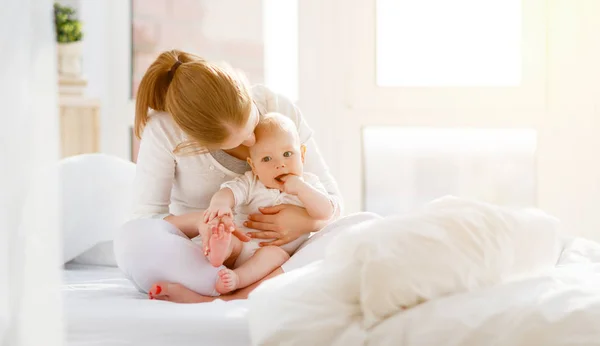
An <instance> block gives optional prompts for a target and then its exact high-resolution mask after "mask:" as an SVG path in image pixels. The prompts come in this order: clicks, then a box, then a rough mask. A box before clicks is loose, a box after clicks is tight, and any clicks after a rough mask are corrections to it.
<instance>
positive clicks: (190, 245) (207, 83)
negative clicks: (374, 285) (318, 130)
mask: <svg viewBox="0 0 600 346" xmlns="http://www.w3.org/2000/svg"><path fill="white" fill-rule="evenodd" d="M136 102H137V104H136V117H135V131H136V135H137V136H138V137H141V144H140V150H139V154H138V161H137V173H136V178H135V186H134V211H133V213H134V217H133V220H131V221H130V222H128V223H127V224H125V225H124V226H123V227H122V229H121V230H120V231H119V234H118V236H117V237H116V239H115V255H116V259H117V262H118V264H119V267H120V268H121V270H123V272H124V273H125V274H126V275H127V276H128V277H129V279H130V280H131V281H132V282H133V283H134V284H135V285H136V286H137V288H138V289H140V290H141V291H144V292H148V293H149V296H150V298H152V299H161V300H169V301H174V302H187V303H191V302H207V301H211V300H213V299H215V297H216V296H218V293H217V292H216V291H215V282H216V280H217V276H218V275H217V273H218V272H219V271H220V270H221V269H223V267H214V266H212V265H211V264H210V263H209V261H208V260H207V258H206V256H205V251H204V249H203V247H202V246H201V245H200V244H199V242H197V241H195V240H196V239H193V238H196V237H197V236H198V235H204V236H208V235H209V234H211V233H212V232H213V231H215V228H216V227H218V228H219V230H221V231H222V230H223V229H233V228H232V227H235V230H234V231H233V235H234V236H236V237H237V238H239V239H240V240H241V241H248V240H250V239H264V240H265V242H266V241H268V242H269V245H276V246H281V245H285V244H289V243H291V242H293V241H295V240H297V239H298V238H300V237H303V236H306V235H308V234H310V233H311V232H318V231H319V230H321V229H322V228H323V227H324V226H325V225H327V223H329V222H331V221H332V220H334V219H336V218H338V216H339V215H340V212H341V208H342V200H341V197H340V193H339V191H338V188H337V185H336V182H335V180H334V178H333V177H332V176H331V175H330V174H329V172H328V168H327V166H326V164H325V162H324V161H323V159H322V157H321V155H320V153H319V151H318V149H317V145H316V143H315V141H314V139H312V138H311V135H312V130H311V129H310V127H309V126H308V125H307V124H306V122H305V120H304V118H303V117H302V114H301V113H300V110H299V109H298V108H297V107H296V106H295V105H294V104H293V103H292V102H290V101H289V100H288V99H286V98H284V97H283V96H281V95H277V94H275V93H273V92H272V91H270V90H269V89H267V88H265V87H263V86H255V87H249V86H248V84H247V82H246V80H245V79H244V78H243V76H241V75H239V74H237V73H236V72H234V71H233V70H230V69H228V68H225V67H220V66H218V65H216V64H213V63H210V62H207V61H206V60H204V59H202V58H199V57H197V56H194V55H192V54H188V53H184V52H180V51H176V50H173V51H167V52H164V53H162V54H161V55H160V56H159V57H158V58H157V59H156V61H155V62H154V63H153V64H152V65H151V66H150V67H149V68H148V70H147V72H146V74H145V75H144V77H143V79H142V81H141V83H140V87H139V91H138V94H137V99H136ZM268 112H277V113H281V114H283V115H285V116H286V117H289V119H290V120H292V122H293V123H294V124H295V125H296V128H297V131H298V134H299V138H300V142H301V143H302V144H303V145H305V146H306V153H305V162H304V170H305V171H306V172H310V173H312V174H314V175H316V176H318V178H319V180H320V182H321V184H322V185H323V186H324V188H325V190H326V191H327V194H328V197H329V198H330V201H331V203H332V205H333V208H334V213H333V216H332V217H331V218H330V219H329V220H316V219H313V218H312V217H311V216H310V215H309V213H308V212H307V210H306V209H305V208H303V207H299V206H297V205H292V204H280V205H275V206H267V207H265V208H262V209H260V212H259V213H256V214H251V215H249V217H248V220H247V221H246V222H245V223H244V225H243V226H245V229H246V230H247V229H251V230H252V231H251V232H248V233H245V232H242V231H241V230H239V229H238V228H240V227H239V226H241V225H237V226H235V225H234V223H233V221H232V218H231V217H228V216H225V217H222V218H221V219H219V221H218V222H217V223H216V224H214V223H211V224H210V225H209V224H207V223H206V222H205V219H204V217H203V214H204V210H205V209H207V208H208V207H209V204H210V201H211V197H212V196H213V195H214V194H215V193H216V192H217V191H218V190H219V187H220V186H221V184H223V183H225V182H227V181H230V180H232V179H235V178H236V177H240V176H242V175H243V174H244V173H245V172H247V171H249V170H250V167H249V165H248V163H247V161H246V159H247V157H248V156H249V147H252V146H253V145H254V143H255V141H256V138H255V134H254V130H255V128H256V126H257V124H258V122H259V120H260V118H261V116H264V115H265V114H266V113H268ZM324 232H327V231H323V232H319V233H317V234H315V235H314V236H313V237H311V238H309V240H307V241H306V242H305V243H304V244H303V246H301V247H300V249H299V250H298V251H297V252H296V253H295V254H294V255H293V256H292V257H291V259H290V260H289V261H287V262H286V263H285V264H284V265H282V266H281V267H279V268H278V269H276V270H275V271H273V272H271V273H270V274H269V275H267V276H266V277H265V278H264V279H263V280H266V279H268V278H271V277H273V276H276V275H279V274H281V273H283V272H284V271H289V270H291V269H295V268H297V267H300V266H302V265H305V264H307V263H310V262H312V261H315V260H318V259H321V258H322V256H323V248H324V247H325V244H326V243H327V242H328V241H329V240H328V239H330V238H331V237H327V236H326V234H325V233H324ZM259 283H260V281H259V282H257V283H256V284H254V285H251V286H249V287H246V288H243V289H240V290H238V291H234V292H232V293H230V294H228V295H225V296H222V297H221V299H225V300H229V299H242V298H246V297H247V296H248V293H249V292H251V291H252V289H254V288H255V287H256V286H257V285H258V284H259Z"/></svg>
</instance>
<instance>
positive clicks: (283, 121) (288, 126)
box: [254, 112, 300, 143]
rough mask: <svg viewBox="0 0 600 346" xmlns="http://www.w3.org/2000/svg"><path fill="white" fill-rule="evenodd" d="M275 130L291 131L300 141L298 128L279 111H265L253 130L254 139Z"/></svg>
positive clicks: (258, 138)
mask: <svg viewBox="0 0 600 346" xmlns="http://www.w3.org/2000/svg"><path fill="white" fill-rule="evenodd" d="M277 132H285V133H291V134H292V135H293V136H294V137H295V138H296V139H297V140H298V143H299V142H300V139H299V138H300V137H299V135H298V128H297V127H296V124H294V122H293V121H292V119H290V118H288V117H286V116H285V115H283V114H280V113H275V112H271V113H267V114H265V115H263V116H262V117H261V119H260V121H259V122H258V125H257V126H256V129H255V130H254V134H255V135H256V140H257V141H259V140H260V139H261V138H262V137H263V136H268V135H272V134H273V133H277Z"/></svg>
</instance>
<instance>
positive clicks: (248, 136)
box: [221, 103, 260, 150]
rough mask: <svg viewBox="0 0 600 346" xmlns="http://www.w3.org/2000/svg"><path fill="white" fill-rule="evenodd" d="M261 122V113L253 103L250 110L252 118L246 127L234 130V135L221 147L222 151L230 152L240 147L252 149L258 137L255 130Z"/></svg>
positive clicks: (249, 118) (249, 117)
mask: <svg viewBox="0 0 600 346" xmlns="http://www.w3.org/2000/svg"><path fill="white" fill-rule="evenodd" d="M259 120H260V112H259V111H258V108H257V107H256V105H255V104H254V103H252V109H251V110H250V116H248V121H247V122H246V125H245V126H244V127H242V128H237V129H235V128H232V133H231V135H230V136H229V138H227V140H226V141H225V142H224V143H223V144H222V145H221V149H222V150H229V149H233V148H237V147H239V146H240V145H245V146H247V147H251V146H253V145H254V143H256V137H255V136H254V129H255V128H256V125H258V121H259Z"/></svg>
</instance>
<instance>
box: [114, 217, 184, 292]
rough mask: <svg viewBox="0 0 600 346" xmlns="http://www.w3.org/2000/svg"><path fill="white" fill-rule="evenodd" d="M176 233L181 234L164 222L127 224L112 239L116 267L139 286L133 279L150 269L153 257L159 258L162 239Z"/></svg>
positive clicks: (151, 220)
mask: <svg viewBox="0 0 600 346" xmlns="http://www.w3.org/2000/svg"><path fill="white" fill-rule="evenodd" d="M176 232H179V233H181V232H180V231H179V230H178V229H177V228H176V227H175V226H173V225H172V224H170V223H168V222H166V221H164V220H156V219H139V220H133V221H129V222H127V223H126V224H124V225H123V226H121V228H120V229H119V231H118V232H117V234H116V236H115V239H114V251H115V259H116V261H117V265H118V266H119V268H120V269H121V270H122V271H123V272H124V273H125V274H126V275H127V276H128V277H129V278H130V279H132V280H133V281H134V283H136V284H137V285H138V286H139V283H138V282H137V281H136V280H135V277H136V276H140V275H144V273H145V272H147V270H149V269H150V268H149V267H151V264H152V262H154V261H153V257H156V256H157V255H158V256H159V255H160V252H161V249H162V250H164V243H163V241H164V237H165V236H168V234H169V233H171V234H172V233H176ZM171 236H172V235H171ZM142 289H144V290H146V289H147V288H144V287H142Z"/></svg>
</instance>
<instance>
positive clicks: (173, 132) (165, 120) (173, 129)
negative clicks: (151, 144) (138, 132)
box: [142, 111, 184, 147]
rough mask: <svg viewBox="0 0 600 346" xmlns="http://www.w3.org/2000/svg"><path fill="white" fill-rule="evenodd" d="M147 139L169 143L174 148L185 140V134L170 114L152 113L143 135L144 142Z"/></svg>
mask: <svg viewBox="0 0 600 346" xmlns="http://www.w3.org/2000/svg"><path fill="white" fill-rule="evenodd" d="M147 138H153V139H155V140H161V141H167V142H169V144H170V146H173V147H174V146H176V145H177V144H178V143H180V142H181V141H183V140H184V134H183V131H181V129H180V128H179V127H178V126H177V124H176V123H175V121H174V120H173V117H171V115H170V114H169V113H166V112H156V111H152V112H150V114H149V115H148V123H146V127H145V129H144V132H143V134H142V140H144V139H147Z"/></svg>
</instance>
